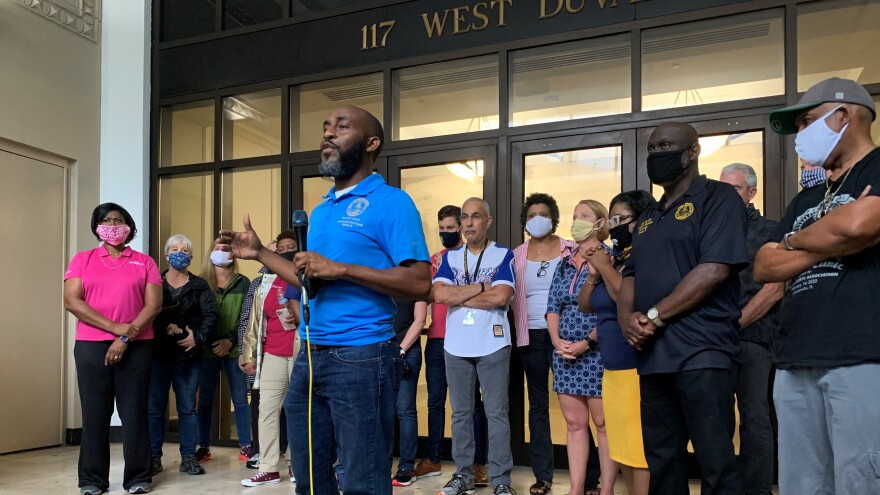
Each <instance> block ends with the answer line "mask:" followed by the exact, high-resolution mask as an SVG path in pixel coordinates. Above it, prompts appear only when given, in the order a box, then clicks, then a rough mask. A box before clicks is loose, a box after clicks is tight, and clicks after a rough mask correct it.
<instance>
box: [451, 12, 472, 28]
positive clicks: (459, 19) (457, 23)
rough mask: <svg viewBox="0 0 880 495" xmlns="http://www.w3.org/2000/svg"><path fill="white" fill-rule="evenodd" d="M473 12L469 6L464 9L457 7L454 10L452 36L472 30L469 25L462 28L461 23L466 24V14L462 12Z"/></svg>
mask: <svg viewBox="0 0 880 495" xmlns="http://www.w3.org/2000/svg"><path fill="white" fill-rule="evenodd" d="M470 10H471V8H470V7H468V6H467V5H465V6H462V7H455V8H454V9H452V25H453V26H454V27H453V28H452V34H462V33H466V32H468V31H470V30H471V27H470V26H469V25H467V26H465V27H464V28H462V26H461V23H463V22H465V18H464V14H462V13H461V12H469V11H470Z"/></svg>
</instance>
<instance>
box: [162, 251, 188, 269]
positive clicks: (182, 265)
mask: <svg viewBox="0 0 880 495" xmlns="http://www.w3.org/2000/svg"><path fill="white" fill-rule="evenodd" d="M192 259H193V257H192V255H191V254H187V253H185V252H183V251H175V252H173V253H169V254H168V264H169V265H171V267H172V268H174V269H175V270H177V271H179V272H182V271H184V270H186V269H187V267H189V264H190V263H192Z"/></svg>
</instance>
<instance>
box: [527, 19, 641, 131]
mask: <svg viewBox="0 0 880 495" xmlns="http://www.w3.org/2000/svg"><path fill="white" fill-rule="evenodd" d="M510 63H511V67H512V69H511V83H512V90H511V94H510V115H511V117H510V125H511V126H519V125H529V124H540V123H543V122H556V121H560V120H573V119H582V118H585V117H596V116H599V115H613V114H620V113H628V112H630V111H632V99H631V98H630V94H631V89H630V75H631V73H632V68H631V67H630V43H629V35H625V36H611V37H607V38H598V39H593V40H583V41H577V42H574V43H565V44H561V45H552V46H544V47H540V48H533V49H530V50H519V51H516V52H513V54H512V55H511V60H510ZM584 88H589V91H584Z"/></svg>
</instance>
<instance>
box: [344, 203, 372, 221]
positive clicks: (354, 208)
mask: <svg viewBox="0 0 880 495" xmlns="http://www.w3.org/2000/svg"><path fill="white" fill-rule="evenodd" d="M368 206H370V202H369V201H367V198H358V199H356V200H354V201H352V202H351V204H350V205H348V209H347V210H345V212H346V213H347V214H348V216H350V217H356V216H358V215H360V214H361V213H363V212H365V211H367V207H368Z"/></svg>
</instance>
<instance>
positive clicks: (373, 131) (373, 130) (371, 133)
mask: <svg viewBox="0 0 880 495" xmlns="http://www.w3.org/2000/svg"><path fill="white" fill-rule="evenodd" d="M342 118H345V119H347V120H348V121H349V122H350V123H351V126H352V128H354V129H355V130H356V131H357V132H359V133H360V134H362V135H363V137H364V139H366V140H369V139H372V138H375V139H377V140H378V141H377V144H376V148H375V149H374V150H372V159H373V161H375V160H376V159H377V158H379V154H380V153H381V152H382V147H383V146H384V144H385V131H384V130H383V129H382V123H381V122H379V119H377V118H376V117H375V116H374V115H373V114H371V113H370V112H368V111H366V110H364V109H363V108H361V107H356V106H353V105H346V106H342V107H339V108H337V109H335V110H333V111H332V112H331V113H330V117H329V118H328V121H335V120H339V119H342ZM328 121H325V122H324V124H325V126H326V125H327V123H328Z"/></svg>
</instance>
